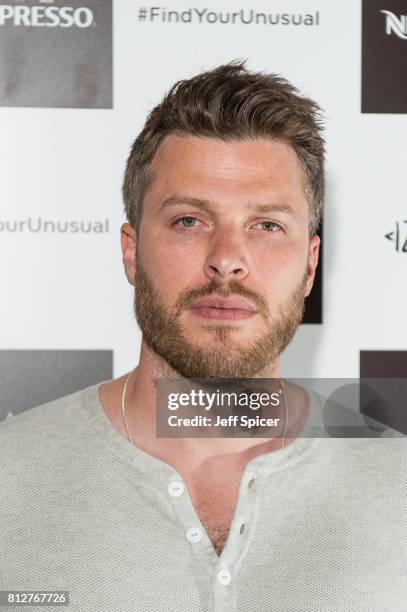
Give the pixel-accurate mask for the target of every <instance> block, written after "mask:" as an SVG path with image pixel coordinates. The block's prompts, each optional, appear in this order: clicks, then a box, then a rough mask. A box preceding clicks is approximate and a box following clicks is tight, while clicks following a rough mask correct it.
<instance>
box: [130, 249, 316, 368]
mask: <svg viewBox="0 0 407 612" xmlns="http://www.w3.org/2000/svg"><path fill="white" fill-rule="evenodd" d="M306 279H307V275H306V274H305V275H304V277H303V279H302V281H301V283H300V285H299V286H298V287H297V289H296V290H295V291H294V292H293V293H292V294H291V295H290V296H289V298H287V299H286V300H285V302H284V303H283V304H281V305H280V308H279V316H278V318H275V319H270V317H269V315H268V308H267V303H266V302H265V300H264V299H263V298H262V297H260V296H258V295H254V294H253V293H252V292H249V291H248V290H246V289H244V288H243V287H242V286H241V285H240V283H238V282H237V281H232V282H230V283H229V284H228V286H227V287H226V288H225V287H224V286H220V285H219V284H218V283H216V282H212V283H209V284H208V285H206V286H205V287H202V288H200V289H192V290H186V291H185V292H184V293H183V294H182V295H181V296H180V297H179V298H178V300H177V303H176V305H175V309H174V313H173V314H168V313H167V311H166V308H165V307H164V305H163V303H162V300H161V299H160V297H159V295H158V294H157V292H156V291H155V289H154V287H153V285H152V282H151V279H150V278H149V276H148V274H147V273H146V271H145V269H144V268H143V266H142V265H141V263H140V261H139V257H137V258H136V289H135V296H134V311H135V315H136V319H137V322H138V324H139V327H140V329H141V331H142V334H143V339H144V340H145V342H146V343H147V345H148V347H149V348H150V349H151V350H152V351H153V353H154V355H155V356H156V357H158V361H159V362H161V365H162V366H163V367H162V370H163V371H165V370H166V369H167V366H169V367H170V369H172V370H175V372H176V373H177V374H178V375H180V376H182V377H185V378H253V377H255V376H256V375H257V376H258V375H259V374H260V373H261V372H262V371H264V370H265V368H267V367H269V366H270V365H272V364H273V363H274V362H275V361H276V359H277V358H278V356H279V355H280V354H281V353H282V352H283V351H284V349H285V348H286V346H287V345H288V344H289V342H290V341H291V340H292V338H293V336H294V334H295V332H296V330H297V328H298V326H299V324H300V323H301V321H302V319H303V315H304V301H305V297H304V295H305V284H306ZM213 294H216V295H223V296H226V295H232V294H233V295H240V296H243V297H247V298H248V299H250V300H252V301H253V302H254V303H255V304H256V306H257V307H258V314H256V315H254V316H263V317H264V319H265V320H266V323H267V326H266V331H265V332H263V333H262V334H261V335H258V336H256V337H255V338H253V340H251V341H250V342H248V343H245V344H244V345H243V344H241V343H239V342H238V341H235V340H234V333H235V332H236V331H237V333H238V330H236V326H233V325H227V324H225V325H221V324H219V325H210V324H208V325H206V326H205V328H206V329H207V330H208V333H210V334H211V342H210V346H199V345H197V344H192V343H191V342H189V341H188V331H187V330H186V329H185V328H184V326H183V325H182V324H181V323H180V320H179V315H180V313H181V312H182V311H183V310H184V309H185V307H186V306H187V305H189V304H191V303H192V302H193V301H195V300H196V299H198V298H202V297H206V296H209V295H213Z"/></svg>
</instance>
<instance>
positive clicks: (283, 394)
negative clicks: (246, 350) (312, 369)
mask: <svg viewBox="0 0 407 612" xmlns="http://www.w3.org/2000/svg"><path fill="white" fill-rule="evenodd" d="M133 372H134V370H132V371H131V372H130V373H129V374H128V375H127V376H126V380H125V381H124V386H123V391H122V417H123V421H124V425H125V427H126V432H127V437H128V438H129V441H130V443H131V444H133V446H135V444H134V442H133V439H132V437H131V435H130V431H129V426H128V424H127V419H126V413H125V399H126V390H127V383H128V382H129V379H130V376H131V375H132V374H133ZM280 384H281V393H282V396H283V401H284V435H283V443H282V445H281V448H283V447H284V446H285V440H286V435H287V425H288V410H287V398H286V393H285V386H284V384H283V381H282V380H281V379H280Z"/></svg>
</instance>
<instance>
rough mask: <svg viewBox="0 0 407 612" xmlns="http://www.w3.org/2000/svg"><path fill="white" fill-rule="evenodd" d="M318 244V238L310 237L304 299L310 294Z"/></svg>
mask: <svg viewBox="0 0 407 612" xmlns="http://www.w3.org/2000/svg"><path fill="white" fill-rule="evenodd" d="M320 243H321V238H320V237H319V236H312V238H311V239H310V241H309V248H308V268H307V284H306V290H305V297H307V296H308V295H309V294H310V293H311V289H312V285H313V284H314V278H315V272H316V269H317V265H318V258H319V245H320Z"/></svg>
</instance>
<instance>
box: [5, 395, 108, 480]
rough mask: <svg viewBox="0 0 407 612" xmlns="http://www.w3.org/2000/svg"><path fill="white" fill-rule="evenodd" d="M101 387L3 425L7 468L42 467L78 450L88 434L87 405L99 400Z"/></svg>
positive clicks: (23, 415)
mask: <svg viewBox="0 0 407 612" xmlns="http://www.w3.org/2000/svg"><path fill="white" fill-rule="evenodd" d="M97 390H98V385H93V386H91V387H87V388H86V389H82V390H81V391H76V392H75V393H72V394H70V395H67V396H65V397H61V398H59V399H57V400H54V401H51V402H48V403H46V404H42V405H41V406H37V407H36V408H31V409H29V410H26V411H25V412H22V413H20V414H18V415H16V416H14V417H12V418H9V419H7V420H6V421H3V422H1V423H0V456H1V461H2V469H3V474H4V470H7V466H9V467H10V466H11V467H12V466H17V465H18V466H23V465H25V464H26V465H30V469H34V466H36V465H37V466H39V465H43V463H44V462H46V463H48V464H49V463H50V462H52V460H53V459H55V458H56V457H57V456H59V458H61V455H62V454H63V453H64V452H66V451H67V450H68V449H69V450H70V452H72V451H73V450H74V449H75V447H77V448H78V447H79V446H80V444H81V439H82V438H83V435H86V431H87V428H86V414H85V410H84V408H85V407H86V403H89V401H91V400H92V399H93V401H95V400H96V399H97V392H98V391H97Z"/></svg>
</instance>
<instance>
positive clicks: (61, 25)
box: [0, 0, 113, 108]
mask: <svg viewBox="0 0 407 612" xmlns="http://www.w3.org/2000/svg"><path fill="white" fill-rule="evenodd" d="M0 56H1V64H2V66H1V69H0V106H17V107H22V106H23V107H24V106H31V107H44V108H49V107H54V108H112V96H113V94H112V0H0Z"/></svg>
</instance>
